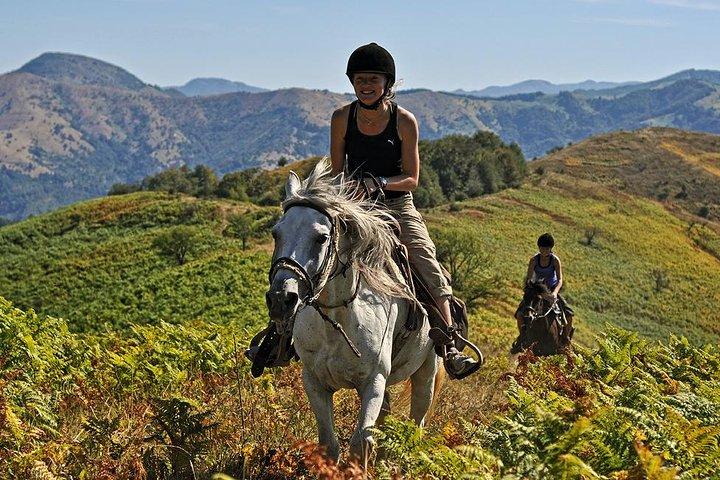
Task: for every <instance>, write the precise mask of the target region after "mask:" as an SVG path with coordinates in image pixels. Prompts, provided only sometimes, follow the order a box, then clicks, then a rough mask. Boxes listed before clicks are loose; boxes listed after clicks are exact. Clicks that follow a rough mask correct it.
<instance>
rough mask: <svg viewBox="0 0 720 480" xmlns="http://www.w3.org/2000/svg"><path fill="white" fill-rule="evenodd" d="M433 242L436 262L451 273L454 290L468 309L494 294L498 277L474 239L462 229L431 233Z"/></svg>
mask: <svg viewBox="0 0 720 480" xmlns="http://www.w3.org/2000/svg"><path fill="white" fill-rule="evenodd" d="M432 238H433V240H434V241H435V247H436V248H437V259H438V261H440V263H442V264H443V265H444V266H445V267H446V268H447V269H448V271H449V272H450V276H451V284H452V287H453V290H454V291H455V294H456V295H457V296H458V297H459V298H462V299H463V300H464V301H465V304H466V305H467V307H468V309H471V308H473V307H475V306H477V305H478V304H479V302H480V301H481V300H482V299H483V298H486V297H488V296H490V295H491V294H492V293H493V292H495V291H496V286H497V285H499V284H500V282H501V279H500V276H499V275H498V274H497V273H495V271H494V269H493V268H492V266H491V262H490V256H489V255H488V254H487V253H485V249H484V246H483V245H482V242H481V241H480V239H479V238H478V237H477V236H475V235H473V234H472V233H471V232H468V231H467V230H465V229H462V228H443V229H433V230H432Z"/></svg>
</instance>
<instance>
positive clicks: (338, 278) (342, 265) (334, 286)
mask: <svg viewBox="0 0 720 480" xmlns="http://www.w3.org/2000/svg"><path fill="white" fill-rule="evenodd" d="M341 243H342V242H341ZM342 251H343V249H342V248H340V252H339V253H338V258H337V261H336V264H335V268H334V271H333V272H332V273H331V276H330V278H329V279H328V281H327V283H326V284H325V286H324V287H323V289H322V292H321V293H320V297H319V298H318V300H319V301H320V302H321V303H322V304H324V305H338V304H343V303H344V302H347V301H348V300H350V299H352V297H353V295H354V292H355V289H356V288H357V286H358V285H357V283H356V282H359V281H360V280H361V276H360V275H359V274H358V273H357V270H356V269H355V268H354V267H353V265H352V264H351V263H349V261H348V259H347V255H345V254H343V253H342Z"/></svg>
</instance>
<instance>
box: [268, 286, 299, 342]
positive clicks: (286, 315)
mask: <svg viewBox="0 0 720 480" xmlns="http://www.w3.org/2000/svg"><path fill="white" fill-rule="evenodd" d="M265 303H266V305H267V308H268V313H269V315H270V319H271V320H272V321H274V322H275V326H276V329H277V331H278V333H292V323H293V319H294V318H295V314H296V313H297V311H298V309H299V308H300V295H299V293H298V282H297V280H295V279H292V278H290V279H286V280H283V281H282V283H281V284H280V285H279V286H278V287H275V286H274V283H273V285H271V286H270V289H269V290H268V291H267V293H265Z"/></svg>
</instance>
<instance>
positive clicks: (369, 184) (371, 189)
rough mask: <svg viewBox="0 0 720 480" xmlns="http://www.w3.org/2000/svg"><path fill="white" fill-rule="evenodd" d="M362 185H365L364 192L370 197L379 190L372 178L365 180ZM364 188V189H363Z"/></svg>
mask: <svg viewBox="0 0 720 480" xmlns="http://www.w3.org/2000/svg"><path fill="white" fill-rule="evenodd" d="M362 183H363V184H364V185H365V188H364V191H365V192H367V195H368V197H372V196H373V193H375V192H376V191H377V189H378V187H377V185H376V184H375V182H374V181H373V179H372V178H363V179H362ZM361 188H362V187H361Z"/></svg>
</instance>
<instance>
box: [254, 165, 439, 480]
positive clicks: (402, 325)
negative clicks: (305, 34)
mask: <svg viewBox="0 0 720 480" xmlns="http://www.w3.org/2000/svg"><path fill="white" fill-rule="evenodd" d="M340 180H341V177H337V178H335V179H333V178H331V177H330V175H329V167H328V164H327V161H326V160H324V161H322V162H320V163H319V164H318V165H317V166H316V167H315V169H314V171H313V172H312V173H311V174H310V175H309V177H308V178H307V179H306V180H305V181H303V182H301V181H300V178H298V176H297V175H296V174H295V173H293V172H291V173H290V175H289V176H288V179H287V183H286V185H285V195H286V197H285V201H284V202H283V210H284V215H283V217H282V218H281V219H280V221H279V222H278V223H277V224H276V225H275V227H274V228H273V231H272V233H273V237H274V238H275V251H274V254H273V263H272V267H271V269H270V289H269V290H268V292H267V295H266V300H267V305H268V310H269V312H270V318H271V319H272V321H274V322H275V326H276V329H277V331H278V333H280V334H286V335H289V334H290V333H292V336H293V339H294V342H295V348H296V351H297V353H298V355H299V356H300V360H301V361H302V365H303V385H304V388H305V393H306V394H307V396H308V399H309V401H310V405H311V406H312V409H313V412H314V414H315V419H316V420H317V425H318V437H319V443H320V444H321V445H323V446H325V447H326V449H327V450H326V454H327V455H328V456H329V457H331V458H333V459H335V460H338V458H339V454H340V446H339V444H338V441H337V437H336V435H335V430H334V425H333V419H334V416H333V394H334V393H335V392H336V391H338V390H340V389H343V388H351V389H355V390H356V391H357V393H358V395H359V397H360V400H361V406H360V413H359V416H358V423H357V428H356V430H355V432H354V434H353V436H352V439H351V443H350V454H351V455H354V456H357V457H359V458H360V459H361V461H362V462H363V465H364V466H365V467H367V464H368V460H369V458H370V454H371V452H372V450H373V447H374V443H375V442H374V440H373V437H372V434H371V431H370V429H371V427H373V426H374V425H375V424H376V423H381V422H382V420H383V419H384V417H385V415H387V413H388V412H389V396H388V394H387V390H386V389H387V387H388V386H389V385H392V384H395V383H398V382H401V381H404V380H407V379H408V378H409V379H410V383H411V385H412V392H411V400H410V416H411V417H412V419H413V420H414V421H415V422H416V423H417V424H418V425H421V426H422V425H423V423H424V422H425V417H426V415H427V414H428V411H429V410H430V407H431V405H432V403H433V401H434V399H435V395H437V391H438V389H439V385H440V381H441V380H442V372H443V369H439V368H438V365H439V358H438V357H437V356H436V354H435V351H434V348H433V343H432V341H431V340H430V338H429V337H428V330H429V328H430V327H429V325H428V322H427V321H426V320H425V311H424V310H423V309H422V308H421V307H419V305H417V303H416V300H415V299H414V297H413V296H412V294H411V293H410V291H409V289H408V287H407V285H406V283H405V282H404V280H402V277H401V276H400V275H399V270H398V268H397V266H396V265H395V263H394V261H393V260H392V258H391V252H392V249H393V245H394V243H393V235H394V233H393V231H392V228H391V221H392V220H391V218H392V217H390V215H389V214H387V213H384V212H383V211H382V210H380V209H372V208H368V207H369V206H371V204H369V203H368V202H366V201H359V200H357V199H355V198H354V195H355V192H354V190H352V188H351V187H349V186H348V184H347V183H345V184H343V183H342V182H341V181H340ZM413 315H420V319H419V322H418V323H417V328H407V326H406V323H407V322H408V321H412V320H413V318H412V316H413ZM416 320H417V319H416ZM436 381H437V383H436Z"/></svg>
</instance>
